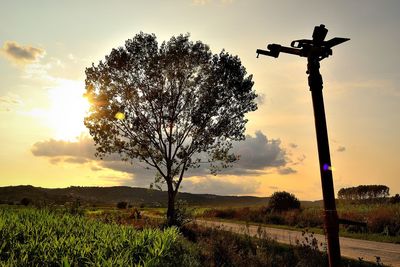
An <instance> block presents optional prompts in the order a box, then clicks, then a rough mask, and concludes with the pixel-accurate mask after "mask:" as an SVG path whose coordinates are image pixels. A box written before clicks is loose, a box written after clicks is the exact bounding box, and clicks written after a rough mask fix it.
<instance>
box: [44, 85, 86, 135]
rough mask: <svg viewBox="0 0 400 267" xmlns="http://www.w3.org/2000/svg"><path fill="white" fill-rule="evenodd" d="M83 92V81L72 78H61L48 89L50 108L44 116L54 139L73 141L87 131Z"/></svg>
mask: <svg viewBox="0 0 400 267" xmlns="http://www.w3.org/2000/svg"><path fill="white" fill-rule="evenodd" d="M84 92H85V87H84V84H83V82H81V81H72V80H62V81H60V84H59V85H58V86H57V87H55V88H53V89H50V91H49V97H50V101H51V108H50V110H49V111H48V114H47V116H46V117H47V118H48V119H49V124H50V127H51V128H52V129H53V130H54V132H55V138H56V139H62V140H66V141H73V140H76V139H77V138H78V137H79V136H80V135H81V134H83V133H87V129H86V127H85V125H84V124H83V119H84V117H85V114H86V112H87V111H88V109H89V103H88V101H87V99H86V98H84V97H83V94H84Z"/></svg>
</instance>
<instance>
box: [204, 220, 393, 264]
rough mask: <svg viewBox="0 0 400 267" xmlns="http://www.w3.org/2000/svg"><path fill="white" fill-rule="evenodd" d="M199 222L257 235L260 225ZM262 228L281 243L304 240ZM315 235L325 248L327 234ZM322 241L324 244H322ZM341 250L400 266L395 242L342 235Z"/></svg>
mask: <svg viewBox="0 0 400 267" xmlns="http://www.w3.org/2000/svg"><path fill="white" fill-rule="evenodd" d="M196 222H197V223H198V224H200V225H203V226H207V227H213V228H215V227H221V228H223V229H224V230H229V231H232V232H236V233H244V231H248V233H249V234H250V235H251V236H256V235H257V230H258V228H259V227H258V226H255V225H249V226H248V230H247V229H246V226H245V225H243V224H237V223H230V222H218V221H208V220H207V221H206V220H197V221H196ZM262 230H263V231H264V232H265V233H266V234H267V236H269V237H272V238H273V239H275V240H276V241H278V242H279V243H284V244H293V245H294V244H296V240H300V241H302V240H304V237H303V236H302V232H299V231H292V230H284V229H277V228H270V227H262ZM314 237H315V238H316V239H317V240H318V244H319V248H320V249H323V246H324V244H325V243H326V242H325V236H324V235H320V234H314ZM321 243H322V244H323V246H321ZM340 251H341V254H342V256H344V257H348V258H353V259H358V258H359V257H361V258H363V259H364V260H365V261H371V262H376V257H375V256H379V257H380V258H381V260H382V263H383V264H385V265H391V266H400V245H399V244H393V243H382V242H374V241H367V240H361V239H353V238H348V237H340Z"/></svg>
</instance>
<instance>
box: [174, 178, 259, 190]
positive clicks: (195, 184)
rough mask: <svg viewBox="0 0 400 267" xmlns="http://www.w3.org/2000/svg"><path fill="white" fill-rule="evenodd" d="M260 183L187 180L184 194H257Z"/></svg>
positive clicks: (223, 179)
mask: <svg viewBox="0 0 400 267" xmlns="http://www.w3.org/2000/svg"><path fill="white" fill-rule="evenodd" d="M260 185H261V184H260V182H257V181H254V180H250V179H249V178H246V179H240V180H237V179H233V180H227V179H226V178H220V177H215V176H203V177H193V178H187V179H185V180H184V181H183V182H182V189H181V191H182V192H196V193H197V194H220V195H246V194H247V195H248V194H254V193H256V191H257V189H258V188H259V187H260Z"/></svg>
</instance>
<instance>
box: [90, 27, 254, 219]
mask: <svg viewBox="0 0 400 267" xmlns="http://www.w3.org/2000/svg"><path fill="white" fill-rule="evenodd" d="M252 87H253V81H252V75H247V74H246V70H245V68H244V67H243V66H242V64H241V61H240V59H239V58H238V57H237V56H232V55H230V54H228V53H227V52H225V51H224V50H222V51H221V52H220V53H219V54H212V52H211V51H210V49H209V47H208V46H207V45H205V44H203V43H202V42H200V41H197V42H192V41H190V40H189V35H188V34H187V35H179V36H177V37H172V38H171V39H170V40H169V41H167V42H163V43H162V44H161V45H160V46H159V45H158V43H157V40H156V36H155V35H154V34H145V33H140V34H137V35H136V36H135V37H134V38H133V39H129V40H127V41H126V42H125V47H119V48H117V49H113V50H112V51H111V53H110V54H109V55H108V56H106V57H105V60H104V61H100V62H99V64H98V65H97V66H95V65H94V64H92V67H90V68H87V69H86V95H87V97H88V99H89V101H90V103H91V107H90V111H89V114H88V116H87V117H86V118H85V125H86V127H87V128H88V129H89V131H90V134H91V135H92V137H93V139H94V141H95V144H96V149H97V153H96V156H98V157H100V158H103V156H105V155H106V154H115V153H117V154H119V155H120V156H121V158H122V159H123V160H126V161H131V160H132V159H134V158H137V159H139V160H140V161H142V162H145V163H147V164H148V165H149V166H150V167H153V168H155V169H156V170H157V175H156V181H161V182H164V183H165V184H166V187H167V189H168V211H167V218H168V223H169V224H170V225H172V224H175V223H176V220H175V219H176V212H175V198H176V195H177V192H178V190H179V186H180V185H181V182H182V180H183V178H184V173H185V171H186V170H188V169H189V168H195V167H198V166H199V164H201V163H203V162H205V163H209V164H210V165H211V168H210V170H212V171H215V170H217V169H219V168H220V167H227V166H228V165H229V164H230V163H232V162H234V161H235V160H237V156H236V155H234V154H232V153H231V152H230V148H231V147H232V141H237V140H243V139H244V138H245V136H244V131H245V124H246V122H247V119H245V114H246V113H247V112H250V111H254V110H256V109H257V105H256V103H255V98H256V96H257V95H256V94H255V92H254V91H253V90H252ZM204 155H207V160H205V161H204V160H202V158H204Z"/></svg>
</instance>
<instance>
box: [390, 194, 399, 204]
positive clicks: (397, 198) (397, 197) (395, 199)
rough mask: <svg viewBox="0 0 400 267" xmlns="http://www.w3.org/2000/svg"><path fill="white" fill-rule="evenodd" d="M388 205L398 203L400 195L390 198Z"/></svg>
mask: <svg viewBox="0 0 400 267" xmlns="http://www.w3.org/2000/svg"><path fill="white" fill-rule="evenodd" d="M390 203H392V204H396V203H400V195H399V194H396V195H395V196H392V197H391V198H390Z"/></svg>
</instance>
